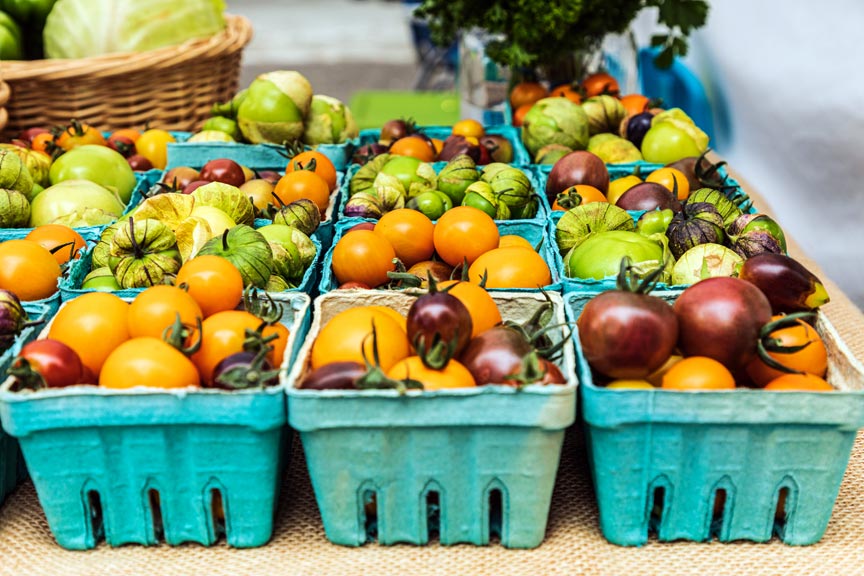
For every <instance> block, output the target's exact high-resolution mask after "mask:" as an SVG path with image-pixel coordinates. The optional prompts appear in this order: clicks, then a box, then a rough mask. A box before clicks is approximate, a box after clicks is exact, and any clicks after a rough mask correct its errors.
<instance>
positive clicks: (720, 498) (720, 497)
mask: <svg viewBox="0 0 864 576" xmlns="http://www.w3.org/2000/svg"><path fill="white" fill-rule="evenodd" d="M726 495H727V493H726V489H725V488H717V490H715V491H714V498H712V499H711V500H712V502H711V507H710V508H709V509H710V510H711V524H710V525H709V527H708V539H709V540H711V539H713V538H717V539H718V540H722V538H723V523H724V522H725V520H726V517H727V516H728V510H727V501H728V498H727V496H726Z"/></svg>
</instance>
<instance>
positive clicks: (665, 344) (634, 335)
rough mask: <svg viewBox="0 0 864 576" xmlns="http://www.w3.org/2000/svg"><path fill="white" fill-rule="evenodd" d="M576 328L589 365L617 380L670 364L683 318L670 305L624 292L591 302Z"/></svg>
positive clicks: (586, 306)
mask: <svg viewBox="0 0 864 576" xmlns="http://www.w3.org/2000/svg"><path fill="white" fill-rule="evenodd" d="M577 326H578V327H579V341H580V343H581V344H582V352H583V353H584V354H585V359H586V360H587V361H588V364H590V365H591V368H593V369H594V370H596V371H597V372H599V373H601V374H604V375H606V376H609V377H610V378H616V379H617V378H625V379H640V378H645V377H646V376H648V375H649V374H651V373H652V372H654V371H655V370H657V369H658V368H660V366H662V365H663V363H664V362H666V360H667V359H668V358H669V356H671V355H672V351H673V350H674V349H675V344H676V343H677V341H678V322H677V321H676V319H675V313H674V312H673V311H672V307H671V306H669V304H667V303H666V302H665V301H664V300H662V299H660V298H657V297H655V296H649V295H647V294H635V293H633V292H625V291H622V290H611V291H609V292H604V293H602V294H600V295H598V296H596V297H595V298H593V299H592V300H590V301H589V302H588V304H586V305H585V308H584V309H583V310H582V314H581V315H580V316H579V320H578V321H577Z"/></svg>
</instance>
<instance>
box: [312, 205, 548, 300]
mask: <svg viewBox="0 0 864 576" xmlns="http://www.w3.org/2000/svg"><path fill="white" fill-rule="evenodd" d="M365 221H366V220H364V219H362V218H347V219H345V220H342V221H341V222H339V223H338V224H337V225H336V234H335V235H334V236H333V246H331V247H330V249H329V250H328V251H327V254H325V256H324V259H323V261H322V267H321V283H320V284H319V286H318V293H319V294H325V293H327V292H330V291H332V290H336V289H337V288H338V287H339V283H338V281H337V280H336V276H335V275H334V274H333V250H334V249H335V247H336V243H337V242H339V239H340V238H342V236H344V235H345V233H346V232H347V231H348V230H349V229H350V228H351V227H353V226H355V225H357V224H360V223H361V222H365ZM496 224H497V225H498V232H499V233H500V235H501V236H505V235H515V236H521V237H523V238H525V239H526V240H528V242H530V243H531V245H532V246H534V247H535V248H536V249H537V252H538V254H540V256H542V257H543V260H544V261H545V262H546V264H547V265H548V266H549V272H550V274H551V277H552V282H551V283H550V284H549V285H547V286H541V287H538V288H490V289H489V290H490V291H491V292H493V293H495V292H499V291H507V292H537V291H538V290H539V289H540V288H542V289H543V290H546V291H547V292H561V278H562V275H561V270H562V269H561V263H560V262H561V257H560V256H558V254H557V253H556V251H555V248H553V247H552V243H551V242H550V240H549V226H548V225H547V224H546V223H545V222H535V221H532V220H498V221H496Z"/></svg>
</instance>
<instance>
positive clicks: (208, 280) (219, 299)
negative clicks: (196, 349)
mask: <svg viewBox="0 0 864 576" xmlns="http://www.w3.org/2000/svg"><path fill="white" fill-rule="evenodd" d="M174 283H175V284H176V285H177V286H181V287H182V286H184V285H185V286H186V288H187V290H188V291H189V295H190V296H192V298H194V299H195V301H196V302H197V303H198V306H200V307H201V312H202V313H203V314H204V317H205V318H207V317H208V316H212V315H213V314H216V313H217V312H224V311H225V310H233V309H234V308H236V307H237V305H238V304H240V300H242V299H243V277H242V276H241V275H240V272H239V271H238V270H237V268H236V267H234V265H233V264H232V263H231V262H230V261H228V260H227V259H225V258H222V257H221V256H214V255H209V254H208V255H202V256H196V257H195V258H192V259H191V260H187V261H186V263H185V264H183V266H181V267H180V270H179V271H178V272H177V278H176V280H175V281H174Z"/></svg>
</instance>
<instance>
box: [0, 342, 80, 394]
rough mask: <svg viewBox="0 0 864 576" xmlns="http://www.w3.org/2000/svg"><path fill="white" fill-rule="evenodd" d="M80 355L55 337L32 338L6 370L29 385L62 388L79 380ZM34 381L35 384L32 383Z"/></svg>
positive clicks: (25, 385) (23, 384)
mask: <svg viewBox="0 0 864 576" xmlns="http://www.w3.org/2000/svg"><path fill="white" fill-rule="evenodd" d="M83 370H84V368H83V365H82V364H81V358H80V357H79V356H78V354H77V353H76V352H75V351H74V350H73V349H72V348H70V347H69V346H67V345H66V344H64V343H63V342H60V341H58V340H49V339H45V340H34V341H33V342H30V343H29V344H26V345H25V346H24V347H23V348H21V352H20V353H19V354H18V357H17V358H16V359H15V361H14V362H13V363H12V366H11V367H10V369H9V373H10V374H11V375H12V376H14V377H15V378H17V379H18V380H19V382H21V385H22V386H24V387H30V388H42V387H45V386H47V387H48V388H64V387H66V386H73V385H75V384H79V383H80V382H81V377H82V374H83ZM34 384H35V385H34Z"/></svg>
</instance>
